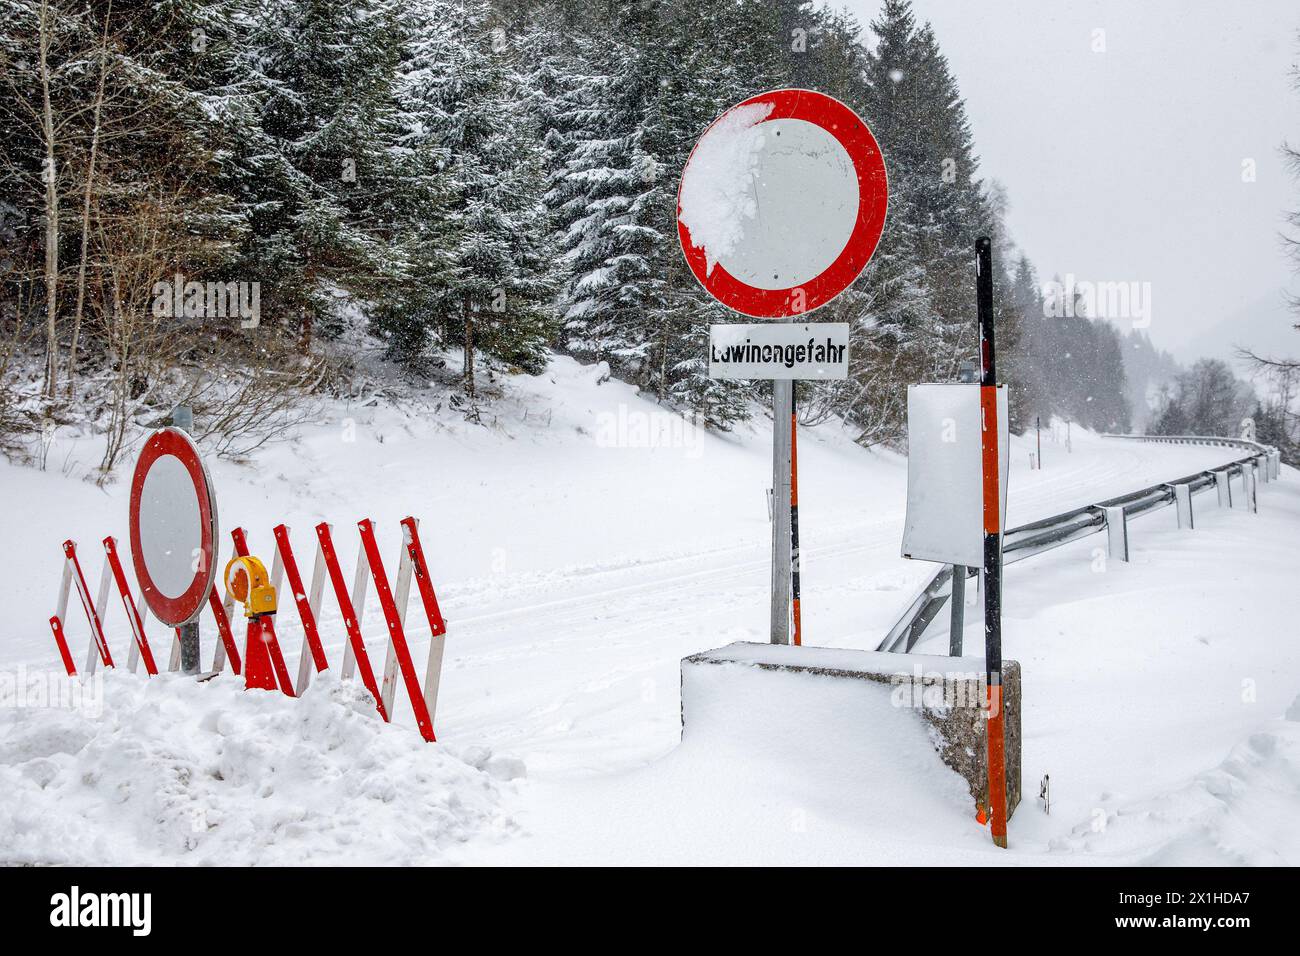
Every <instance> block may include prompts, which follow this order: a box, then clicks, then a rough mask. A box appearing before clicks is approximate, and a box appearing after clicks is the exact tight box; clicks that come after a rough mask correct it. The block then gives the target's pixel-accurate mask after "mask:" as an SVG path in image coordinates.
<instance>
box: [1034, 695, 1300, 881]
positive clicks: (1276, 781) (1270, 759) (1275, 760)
mask: <svg viewBox="0 0 1300 956" xmlns="http://www.w3.org/2000/svg"><path fill="white" fill-rule="evenodd" d="M1297 819H1300V697H1297V698H1296V702H1295V703H1294V704H1292V706H1291V709H1290V711H1289V712H1288V715H1287V719H1284V720H1278V721H1277V722H1276V723H1274V724H1272V725H1270V726H1269V727H1268V728H1266V729H1264V730H1260V731H1259V732H1257V733H1253V734H1251V735H1250V736H1249V737H1247V738H1246V739H1245V740H1243V741H1242V742H1241V743H1239V744H1237V745H1236V746H1235V747H1233V748H1232V750H1231V752H1230V753H1229V754H1228V756H1227V758H1226V759H1225V760H1224V761H1223V763H1221V764H1220V765H1219V766H1217V767H1215V768H1213V769H1211V770H1207V771H1205V772H1203V773H1199V774H1197V775H1196V776H1195V777H1194V778H1192V779H1191V780H1190V781H1188V783H1187V784H1186V785H1185V786H1182V787H1178V788H1176V789H1173V790H1169V791H1167V792H1165V793H1162V794H1159V795H1157V796H1155V797H1152V798H1149V799H1146V800H1141V801H1137V802H1133V803H1126V804H1122V805H1120V806H1119V807H1117V808H1114V809H1107V808H1098V809H1097V810H1096V811H1094V813H1093V817H1092V819H1090V820H1088V821H1085V822H1082V823H1080V824H1079V825H1078V826H1076V827H1075V828H1074V831H1073V833H1072V834H1071V835H1070V836H1068V837H1063V838H1060V839H1057V840H1054V841H1053V842H1052V849H1053V850H1056V851H1083V852H1086V853H1092V854H1096V855H1098V856H1105V857H1110V858H1113V862H1117V863H1118V862H1124V863H1130V862H1132V863H1141V864H1145V865H1149V866H1204V865H1207V864H1218V865H1222V866H1300V833H1298V832H1297V830H1296V827H1295V821H1296V820H1297Z"/></svg>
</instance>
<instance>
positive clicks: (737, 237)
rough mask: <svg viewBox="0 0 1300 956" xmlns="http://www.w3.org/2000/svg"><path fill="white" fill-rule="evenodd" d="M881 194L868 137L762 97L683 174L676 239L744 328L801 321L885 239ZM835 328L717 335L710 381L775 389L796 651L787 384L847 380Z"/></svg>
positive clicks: (735, 112) (722, 124) (843, 339)
mask: <svg viewBox="0 0 1300 956" xmlns="http://www.w3.org/2000/svg"><path fill="white" fill-rule="evenodd" d="M888 203H889V182H888V177H887V175H886V173H885V163H884V158H883V157H882V156H881V153H880V146H879V145H878V144H877V143H876V139H875V137H874V136H872V134H871V130H870V129H868V128H867V124H866V123H864V122H863V121H862V119H861V117H859V116H858V115H857V114H856V113H854V112H853V110H851V109H849V107H847V106H845V105H844V104H843V103H841V102H840V101H839V100H836V99H834V98H833V97H830V96H826V95H825V94H824V93H818V92H815V91H813V90H796V89H786V90H770V91H768V92H766V93H760V94H758V95H757V96H752V97H750V98H749V99H747V100H745V101H744V102H742V103H737V104H736V105H735V106H733V107H731V109H729V110H727V111H726V112H724V113H723V114H722V115H721V116H719V117H718V118H717V119H716V120H714V122H713V123H712V124H711V125H710V126H709V128H708V129H706V130H705V131H704V134H703V135H702V136H701V137H700V139H699V141H698V142H697V143H696V144H695V148H694V149H693V150H691V155H690V157H689V158H688V159H687V160H686V166H685V168H684V169H683V170H682V179H681V184H680V186H679V188H678V191H677V236H678V239H679V240H680V242H681V247H682V255H683V256H684V257H685V259H686V264H687V266H688V267H689V268H690V270H691V273H692V274H693V275H694V276H695V278H696V279H697V280H698V281H699V283H700V285H701V286H702V287H703V288H704V291H705V292H707V293H708V294H709V295H710V296H712V297H713V298H714V299H716V300H717V301H719V302H721V303H722V304H723V305H725V306H726V307H727V308H729V309H731V310H732V311H734V312H739V313H741V314H742V315H748V316H753V317H755V318H764V319H789V318H795V319H798V318H799V317H801V316H803V315H806V314H807V313H809V312H812V311H813V310H814V309H818V308H820V307H821V306H823V305H825V304H826V303H828V302H830V301H831V300H833V299H834V298H835V297H836V296H838V295H839V294H840V293H841V292H843V291H844V290H845V289H847V288H848V287H849V286H851V285H852V284H853V283H854V282H855V281H856V280H857V278H858V276H859V275H860V274H861V272H862V270H863V269H864V268H865V267H866V265H867V262H868V261H870V259H871V256H872V254H873V253H874V252H875V251H876V246H877V244H878V243H879V242H880V235H881V232H882V230H883V229H884V226H885V213H886V210H887V208H888ZM848 346H849V329H848V326H847V325H846V324H843V323H816V324H795V323H766V324H762V325H715V326H713V327H712V329H711V330H710V342H709V377H710V378H723V379H726V378H730V379H770V380H771V381H772V430H773V439H772V601H771V641H772V643H773V644H789V643H790V638H791V633H790V623H791V601H792V595H793V601H794V642H795V643H796V644H798V643H800V642H801V640H802V634H801V626H800V625H801V621H800V618H799V610H798V587H799V585H798V580H799V568H798V560H799V559H798V547H799V545H798V537H797V535H798V531H797V527H798V517H797V515H798V506H799V505H798V493H797V491H796V490H795V486H794V482H793V473H794V468H795V464H794V454H795V451H794V441H795V437H794V429H795V421H794V380H796V379H843V378H846V377H847V375H848Z"/></svg>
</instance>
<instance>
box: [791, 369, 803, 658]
mask: <svg viewBox="0 0 1300 956" xmlns="http://www.w3.org/2000/svg"><path fill="white" fill-rule="evenodd" d="M796 391H797V389H795V388H794V387H793V383H792V384H791V388H790V598H791V600H790V607H791V611H792V612H793V615H794V643H795V645H796V646H797V645H800V644H802V643H803V618H802V616H801V615H800V613H799V404H798V401H797V400H796V398H795V393H796Z"/></svg>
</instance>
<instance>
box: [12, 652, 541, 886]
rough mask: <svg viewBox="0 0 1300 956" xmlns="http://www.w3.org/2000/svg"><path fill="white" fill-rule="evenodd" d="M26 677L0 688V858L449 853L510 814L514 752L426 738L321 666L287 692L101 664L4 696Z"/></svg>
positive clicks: (443, 856)
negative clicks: (76, 688) (55, 700)
mask: <svg viewBox="0 0 1300 956" xmlns="http://www.w3.org/2000/svg"><path fill="white" fill-rule="evenodd" d="M38 677H39V680H41V681H46V680H50V679H52V678H51V677H48V676H47V675H38ZM34 679H35V678H34ZM59 680H60V681H62V680H65V679H64V678H59ZM33 686H34V685H33V684H31V683H29V684H28V685H27V686H26V687H25V688H24V687H14V688H10V689H9V690H8V691H7V693H6V694H5V695H4V696H0V792H3V793H4V794H5V799H4V800H3V801H0V863H4V864H81V865H129V864H137V865H138V864H158V863H171V864H219V865H247V864H281V865H288V864H294V865H300V864H323V863H348V864H360V865H372V864H373V865H400V864H422V863H438V862H454V861H456V859H457V851H458V849H459V848H460V847H461V846H462V845H464V844H465V843H467V842H469V841H471V840H474V839H478V838H488V839H490V838H492V837H493V836H495V835H498V834H507V833H509V832H510V831H511V830H512V829H513V828H514V824H513V822H512V821H511V819H510V817H509V816H508V815H507V814H505V813H504V812H503V811H502V810H501V802H502V796H503V794H504V793H505V792H507V791H509V790H512V789H513V784H511V783H510V782H509V781H511V780H512V779H514V778H516V777H519V776H521V775H522V774H523V772H524V768H523V765H522V764H521V763H520V762H519V761H517V760H514V759H511V758H508V757H502V756H497V755H494V754H492V753H491V752H490V751H489V750H487V749H485V748H482V747H474V748H469V749H466V750H465V751H463V752H459V753H458V752H456V751H455V750H452V749H449V748H447V747H444V746H441V745H436V744H433V745H431V744H426V743H424V742H423V741H421V740H420V739H419V737H418V736H416V735H413V734H412V733H411V732H410V728H409V727H398V726H393V725H390V724H385V723H383V722H382V721H381V720H379V718H378V715H377V714H376V712H375V708H374V702H373V701H372V700H371V699H370V697H369V695H368V694H367V693H366V692H365V690H364V688H362V686H361V685H360V683H358V682H355V681H339V680H337V679H336V678H334V677H333V676H331V675H330V674H329V673H328V672H327V673H325V674H322V675H321V676H320V678H319V679H318V680H317V681H316V682H314V683H313V684H312V686H311V688H310V689H309V690H308V691H307V693H306V694H305V695H304V696H303V697H302V698H301V699H298V700H292V699H289V698H287V697H284V696H282V695H281V694H278V693H265V692H261V691H245V690H244V689H243V685H242V681H240V680H239V679H238V678H229V677H218V678H216V679H214V680H211V681H208V682H206V683H196V682H195V681H193V680H190V679H186V678H182V677H176V676H170V675H164V676H161V677H156V678H153V679H151V680H145V679H144V678H143V677H134V676H131V675H128V674H117V673H109V674H108V675H106V676H104V675H101V676H99V677H96V678H95V679H94V680H92V682H91V683H90V684H89V685H88V689H90V690H92V691H98V692H100V694H102V696H100V694H96V693H91V694H86V695H83V696H81V698H80V700H79V706H77V707H68V708H58V707H50V706H34V707H33V706H22V701H20V700H17V699H15V697H14V695H15V694H24V693H25V694H30V693H31V691H32V687H33ZM6 698H7V699H6Z"/></svg>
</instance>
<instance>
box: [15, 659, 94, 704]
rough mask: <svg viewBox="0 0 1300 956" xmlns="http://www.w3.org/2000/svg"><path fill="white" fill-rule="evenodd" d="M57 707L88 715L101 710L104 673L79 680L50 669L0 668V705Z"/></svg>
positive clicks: (20, 666) (22, 666) (24, 665)
mask: <svg viewBox="0 0 1300 956" xmlns="http://www.w3.org/2000/svg"><path fill="white" fill-rule="evenodd" d="M9 707H12V708H17V709H20V710H21V709H25V708H33V709H35V708H47V707H49V708H58V709H60V710H77V711H81V712H82V713H84V714H86V716H88V717H99V716H100V715H101V714H103V713H104V675H103V674H102V673H98V672H97V673H95V674H94V675H93V676H92V677H89V678H87V679H85V680H78V679H77V678H75V677H69V676H67V675H66V674H60V673H59V672H58V671H52V670H43V669H42V670H32V671H29V670H28V669H27V665H26V664H19V665H18V666H17V667H16V668H14V669H13V670H0V708H9Z"/></svg>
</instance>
